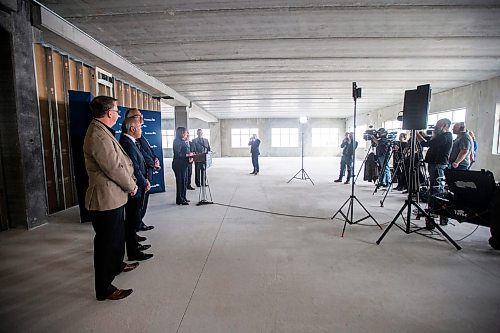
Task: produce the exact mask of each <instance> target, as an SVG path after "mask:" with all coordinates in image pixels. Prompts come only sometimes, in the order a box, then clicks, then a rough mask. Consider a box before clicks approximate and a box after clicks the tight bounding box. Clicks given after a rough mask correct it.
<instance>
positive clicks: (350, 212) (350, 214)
mask: <svg viewBox="0 0 500 333" xmlns="http://www.w3.org/2000/svg"><path fill="white" fill-rule="evenodd" d="M352 98H353V100H354V124H353V132H352V141H351V144H352V145H353V149H352V165H351V170H352V172H351V178H352V184H351V195H350V196H349V198H348V199H347V200H346V201H345V202H344V204H343V205H342V206H341V207H340V208H339V210H337V212H335V214H334V215H333V216H332V220H333V219H334V218H335V216H337V215H338V214H340V215H342V216H343V217H344V228H343V229H342V237H344V232H345V227H346V225H347V223H349V224H357V223H359V222H361V221H364V220H366V219H368V218H371V219H372V220H373V221H374V222H375V224H376V225H377V226H378V227H379V228H380V229H382V227H381V226H380V224H378V222H377V220H375V218H374V217H373V216H372V214H370V212H369V211H368V210H367V209H366V208H365V206H363V204H362V203H361V202H360V201H359V199H358V198H357V197H356V195H355V194H354V184H355V183H356V179H355V176H354V165H355V162H356V149H355V148H356V100H357V99H358V98H361V88H358V87H357V85H356V82H353V83H352ZM355 201H356V202H357V203H358V204H359V205H360V206H361V208H363V210H364V211H365V212H366V214H368V215H366V216H364V217H362V218H360V219H357V220H354V202H355ZM345 205H348V206H347V212H345V213H344V212H343V211H342V209H343V208H344V207H345Z"/></svg>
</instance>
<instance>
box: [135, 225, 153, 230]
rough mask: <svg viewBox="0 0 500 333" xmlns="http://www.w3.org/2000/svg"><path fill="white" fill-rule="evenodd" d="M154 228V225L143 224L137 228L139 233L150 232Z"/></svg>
mask: <svg viewBox="0 0 500 333" xmlns="http://www.w3.org/2000/svg"><path fill="white" fill-rule="evenodd" d="M154 228H155V226H154V225H145V224H143V225H141V226H140V227H139V231H148V230H151V229H154Z"/></svg>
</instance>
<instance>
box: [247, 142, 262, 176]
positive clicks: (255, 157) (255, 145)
mask: <svg viewBox="0 0 500 333" xmlns="http://www.w3.org/2000/svg"><path fill="white" fill-rule="evenodd" d="M248 145H249V146H250V153H251V154H252V164H253V171H252V172H250V174H251V175H258V174H259V155H260V150H259V146H260V140H259V138H257V134H254V135H252V136H251V137H250V141H249V142H248Z"/></svg>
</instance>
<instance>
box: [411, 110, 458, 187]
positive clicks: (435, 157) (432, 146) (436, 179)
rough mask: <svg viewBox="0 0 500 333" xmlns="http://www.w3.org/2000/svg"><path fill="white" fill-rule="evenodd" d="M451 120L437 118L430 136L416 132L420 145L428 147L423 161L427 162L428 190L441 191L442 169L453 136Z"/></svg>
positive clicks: (447, 157) (445, 163) (446, 162)
mask: <svg viewBox="0 0 500 333" xmlns="http://www.w3.org/2000/svg"><path fill="white" fill-rule="evenodd" d="M450 126H451V120H449V119H446V118H443V119H439V120H438V121H437V123H436V125H435V126H434V130H433V131H432V136H425V137H424V135H422V133H420V132H417V140H418V141H419V142H420V145H421V146H422V147H429V150H427V154H426V155H425V159H424V161H425V162H426V163H427V164H428V166H427V168H428V171H429V183H430V192H431V193H439V192H442V191H443V186H442V181H443V179H444V169H446V168H447V167H448V159H449V157H450V153H451V146H452V144H453V137H452V135H451V133H450Z"/></svg>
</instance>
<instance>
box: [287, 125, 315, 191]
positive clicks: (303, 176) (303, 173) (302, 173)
mask: <svg viewBox="0 0 500 333" xmlns="http://www.w3.org/2000/svg"><path fill="white" fill-rule="evenodd" d="M300 131H301V135H300V146H301V160H302V168H300V170H299V171H298V172H297V173H296V174H295V175H294V176H293V177H292V178H290V180H288V181H287V184H288V183H290V182H291V181H292V180H293V179H301V180H309V181H310V182H311V184H313V185H314V182H313V181H312V179H311V177H309V175H308V174H307V172H306V170H304V123H302V120H301V123H300ZM299 173H300V177H297V175H298V174H299Z"/></svg>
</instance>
